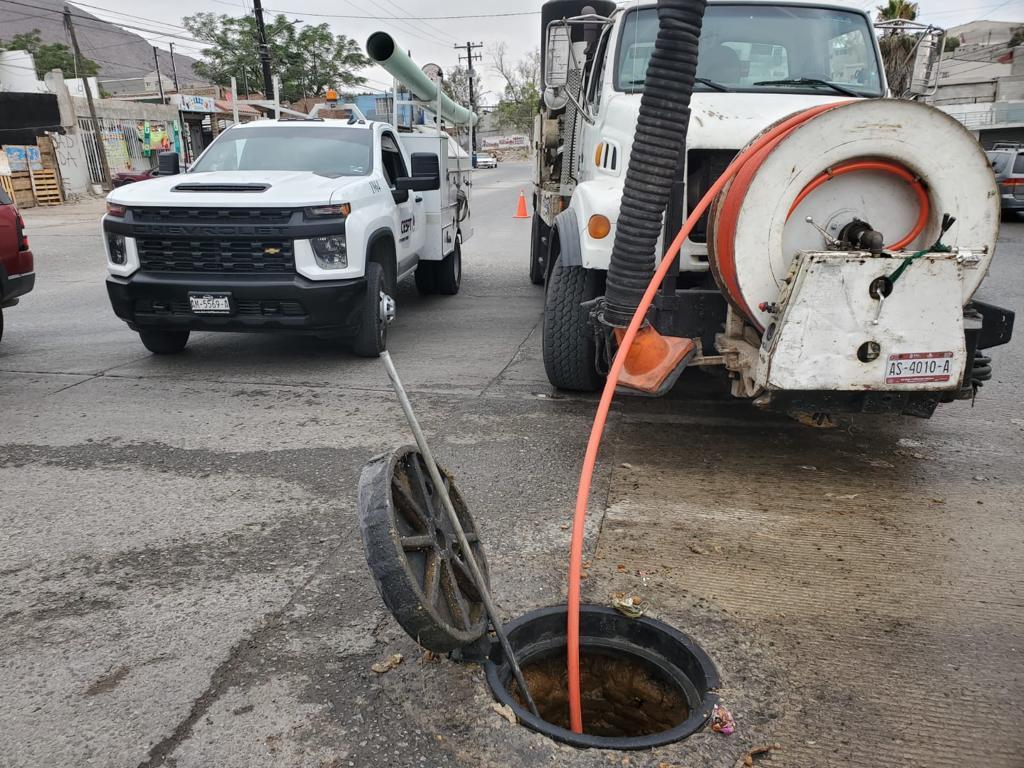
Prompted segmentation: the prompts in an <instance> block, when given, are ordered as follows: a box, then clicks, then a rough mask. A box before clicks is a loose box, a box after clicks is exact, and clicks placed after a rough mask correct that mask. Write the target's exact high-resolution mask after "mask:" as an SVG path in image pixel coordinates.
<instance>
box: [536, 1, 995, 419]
mask: <svg viewBox="0 0 1024 768" xmlns="http://www.w3.org/2000/svg"><path fill="white" fill-rule="evenodd" d="M675 5H679V7H678V8H676V7H674V6H673V3H672V2H671V1H670V2H664V1H663V2H661V3H654V2H644V1H643V0H641V2H628V3H621V4H618V5H617V4H616V3H614V2H608V1H607V0H590V1H589V2H587V1H585V0H549V2H546V3H545V4H544V6H543V9H542V12H541V15H542V25H541V28H542V46H541V58H542V61H541V71H542V94H543V97H542V101H541V108H540V114H539V115H538V116H537V121H536V128H535V147H536V168H535V179H534V181H535V187H534V210H535V213H534V219H533V235H532V243H531V249H530V265H529V276H530V279H531V280H532V281H533V282H534V283H537V284H544V285H545V286H546V289H545V290H546V297H545V309H544V320H543V347H544V364H545V368H546V371H547V375H548V378H549V380H550V381H551V383H552V384H553V385H555V386H556V387H559V388H563V389H569V390H584V391H587V390H594V389H597V388H598V387H600V386H601V384H602V381H603V378H604V374H605V373H606V371H607V369H608V366H609V362H610V360H611V358H612V356H613V355H614V352H615V349H616V343H617V341H618V340H619V339H620V338H621V336H622V330H623V328H624V327H625V326H626V324H627V322H628V320H629V318H630V316H631V314H632V311H633V310H634V309H635V308H636V307H637V306H638V305H639V303H640V302H639V295H640V294H641V293H642V292H643V290H644V288H645V287H646V285H647V283H648V282H649V281H650V278H651V277H652V275H653V271H654V266H655V263H656V262H658V261H660V259H661V256H662V254H664V253H665V252H666V251H667V250H668V248H669V245H670V243H671V242H672V241H673V239H674V238H675V237H676V235H677V233H679V231H680V228H681V226H682V225H683V222H684V220H685V219H686V217H687V215H688V214H689V213H690V212H691V211H693V210H694V208H695V207H696V206H697V205H698V203H699V201H701V199H702V198H703V197H704V196H705V193H706V192H707V191H708V190H709V189H711V188H712V185H714V184H715V183H716V182H717V181H718V180H719V178H720V177H721V176H722V174H723V172H725V171H726V169H727V168H728V167H729V166H730V164H731V163H733V161H734V160H735V159H736V158H737V157H738V156H739V157H740V158H741V159H740V161H738V165H737V166H735V167H733V168H732V169H731V170H730V175H729V177H728V178H729V179H730V180H729V181H728V182H726V183H725V184H724V187H723V188H722V189H721V191H719V192H718V193H717V196H716V197H715V198H714V200H713V202H712V203H711V204H710V206H709V208H708V210H707V213H705V214H704V215H703V216H701V217H700V218H699V219H698V220H696V223H695V225H694V226H693V227H692V229H691V231H690V232H689V235H688V237H687V238H686V239H685V241H684V242H683V244H682V248H681V251H680V253H679V255H678V256H677V257H676V258H675V259H674V260H673V263H672V264H671V265H670V267H669V268H668V271H667V276H666V278H665V280H664V282H663V283H662V284H661V286H660V288H659V290H658V292H657V294H656V295H655V298H654V302H653V305H652V306H651V308H650V311H649V312H648V313H647V315H646V323H647V327H649V328H650V329H651V330H652V331H654V332H656V333H657V334H659V335H660V336H661V337H663V338H664V339H667V340H669V341H670V342H672V343H675V342H678V344H676V348H677V349H678V350H679V353H678V354H677V355H676V356H675V357H674V358H673V359H672V360H671V361H669V362H667V363H664V365H663V366H662V370H659V371H655V372H654V373H651V375H649V376H647V377H646V378H645V377H644V376H642V375H641V376H639V377H638V376H634V377H633V379H632V383H631V382H630V378H629V376H627V377H626V380H625V385H626V387H627V388H631V389H632V390H633V391H639V392H642V393H643V394H648V395H657V394H662V393H663V392H665V391H667V389H668V388H669V387H670V386H671V385H672V383H673V382H674V381H675V380H676V377H678V375H679V373H680V371H682V370H683V369H684V368H685V367H687V366H702V367H703V368H704V370H706V371H710V372H715V371H717V372H720V373H721V374H722V375H723V379H727V380H728V381H729V382H730V386H731V392H732V394H733V395H735V396H737V397H743V398H749V399H752V400H753V401H754V402H755V403H756V404H757V405H758V406H761V407H764V408H770V409H777V410H780V411H784V412H789V413H794V414H808V413H809V414H831V413H840V412H860V411H865V412H886V413H905V414H912V415H917V416H930V415H931V414H932V412H933V411H934V410H935V408H936V406H937V404H938V403H940V402H948V401H951V400H955V399H969V398H971V397H973V396H974V394H975V392H976V390H977V387H978V386H980V385H981V384H982V383H983V382H984V381H985V380H986V379H988V378H989V377H990V376H991V361H990V359H989V358H988V357H987V356H986V355H985V354H984V352H983V351H982V350H984V349H986V348H988V347H992V346H996V345H999V344H1004V343H1006V342H1007V341H1008V340H1009V338H1010V333H1011V330H1012V322H1013V313H1012V312H1009V311H1007V310H1004V309H1000V308H998V307H996V306H993V305H991V304H988V303H985V302H982V301H979V300H977V299H976V298H975V297H974V293H975V290H976V289H977V288H978V286H979V284H980V283H981V281H982V279H983V277H984V275H985V273H986V271H987V268H988V265H989V263H990V261H991V259H992V256H993V252H994V249H995V245H996V238H997V234H998V226H999V198H998V194H997V191H996V188H995V184H994V182H993V178H992V172H991V169H990V167H989V163H988V162H987V160H986V158H985V155H984V153H983V152H982V150H981V148H980V147H979V146H978V144H977V142H976V141H975V140H974V139H973V138H972V137H971V135H970V134H969V133H968V132H967V131H965V130H964V129H963V128H962V126H960V124H959V123H957V122H956V121H954V120H953V119H952V118H950V117H949V116H947V115H945V114H944V113H941V112H939V111H938V110H935V109H933V108H931V107H929V106H927V105H925V104H923V103H921V102H920V101H917V100H915V98H916V97H918V96H921V95H924V94H926V93H927V92H928V91H929V89H931V88H933V87H934V81H935V78H936V76H937V75H936V62H937V59H938V56H940V55H941V50H942V40H943V38H942V33H941V31H940V30H935V29H933V28H917V29H902V30H890V31H888V32H884V33H883V34H897V33H901V34H910V35H911V37H912V39H913V40H915V41H916V43H917V44H916V47H915V48H914V50H913V51H912V53H911V57H912V62H913V67H914V69H913V78H912V80H911V83H910V87H909V89H908V90H907V92H905V93H900V94H891V93H890V92H889V90H888V88H887V84H886V78H885V73H884V70H883V67H882V58H881V55H880V47H879V43H878V39H877V33H876V30H875V29H874V28H873V26H872V23H871V19H870V18H869V16H868V15H867V14H866V13H865V12H864V11H863V10H861V9H860V8H857V7H853V6H849V7H847V6H842V5H838V4H833V3H828V4H817V3H813V2H777V1H776V2H765V1H762V0H742V1H735V0H728V1H719V0H711V1H710V2H709V3H708V5H707V7H706V11H704V13H703V19H702V22H703V23H702V27H701V24H700V18H699V17H697V20H696V22H695V23H691V22H688V21H682V22H680V21H678V19H684V20H685V19H686V16H685V14H686V13H687V11H686V8H684V7H683V6H684V5H685V4H683V5H680V4H679V3H675ZM691 5H692V4H691ZM670 6H671V7H670ZM659 12H661V13H663V14H666V15H672V14H674V18H676V21H675V22H674V23H675V24H676V27H675V29H677V30H678V29H691V30H692V29H693V28H696V29H697V30H699V37H697V36H694V35H691V37H690V38H687V37H686V35H685V34H683V33H682V32H678V31H676V32H671V31H670V35H675V37H674V38H671V40H670V38H668V37H667V38H666V40H670V42H669V43H666V46H669V47H666V49H665V56H664V57H663V59H662V60H661V62H662V63H660V64H659V70H658V71H657V72H655V76H654V78H653V79H652V78H651V77H649V76H648V69H649V67H651V68H653V65H652V64H651V62H652V57H653V59H657V56H658V54H657V53H656V52H655V51H656V41H657V40H659V39H660V38H659V37H658V36H659V31H660V30H661V29H662V27H663V25H662V24H661V23H660V20H659ZM687 24H689V27H687ZM910 26H913V25H910ZM672 40H674V41H675V42H671V41H672ZM671 46H674V47H671ZM687 46H690V47H692V50H689V49H687V50H683V49H684V48H686V47H687ZM688 57H692V58H691V61H692V59H696V62H697V64H696V71H695V73H694V72H692V70H691V72H690V75H689V77H687V76H686V75H685V73H683V74H680V71H674V70H672V67H676V66H680V65H679V64H678V62H679V61H684V60H685V59H687V58H688ZM909 61H910V60H908V63H909ZM691 66H692V65H691ZM652 83H653V84H654V85H653V86H652ZM691 83H692V85H691ZM652 88H653V89H654V90H652ZM645 89H646V90H647V94H648V95H649V96H650V105H651V106H650V110H651V111H650V112H649V113H648V115H649V117H648V118H646V126H647V127H646V128H645V129H644V130H647V134H645V135H646V136H647V138H646V139H645V140H644V141H643V143H641V142H640V139H639V137H640V131H641V128H642V127H643V126H644V125H645V122H644V120H645V118H643V113H642V110H641V104H642V100H643V99H644V98H645ZM684 90H685V91H686V94H685V96H686V100H682V99H681V95H682V92H683V91H684ZM894 97H902V98H894ZM674 100H675V101H677V102H680V104H678V105H676V106H682V107H683V111H682V112H681V113H680V114H683V115H685V116H686V117H688V120H687V119H686V117H684V118H683V119H680V120H678V121H676V122H675V123H672V122H669V121H668V120H666V119H665V117H664V115H665V114H668V113H669V112H668V110H670V109H671V108H672V107H673V101H674ZM686 101H688V106H687V104H686ZM687 109H688V110H689V111H686V110H687ZM658 110H660V111H658ZM638 118H639V126H638ZM634 134H636V137H635V136H634ZM745 148H749V150H750V151H749V152H746V153H743V152H742V151H743V150H744V149H745ZM741 153H742V154H741ZM740 166H742V167H740ZM737 167H740V170H738V171H737V170H736V168H737ZM666 169H667V171H666ZM666 172H669V173H671V179H670V185H671V186H670V189H669V192H668V195H667V208H666V209H665V212H664V215H663V217H662V218H661V219H660V235H659V234H658V232H657V231H656V232H655V236H657V237H658V242H657V244H656V247H655V248H652V250H653V251H654V252H653V253H651V257H650V261H648V262H645V261H644V259H643V258H642V256H643V254H642V253H641V252H642V251H643V248H642V247H638V246H637V244H638V243H640V242H641V240H642V238H641V237H640V234H639V233H640V231H641V229H642V228H643V227H642V226H641V225H642V224H643V223H644V221H645V218H644V217H645V216H647V217H648V218H649V217H650V211H651V210H658V209H657V208H656V203H655V200H656V194H655V191H654V187H655V185H654V182H655V181H656V180H657V177H658V175H659V174H661V175H662V176H663V175H664V173H666ZM733 172H735V175H733ZM645 206H646V207H645ZM654 226H655V227H658V226H659V224H658V223H657V222H656V223H655V225H654ZM652 240H653V238H652ZM638 253H640V256H639V257H638V256H637V254H638ZM623 296H632V297H634V298H633V299H632V301H626V302H623V300H622V297H623ZM673 340H675V341H673ZM670 346H671V345H670ZM662 362H664V361H662ZM629 370H630V362H629V360H627V362H626V373H627V374H628V373H629Z"/></svg>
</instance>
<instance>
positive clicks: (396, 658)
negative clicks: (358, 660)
mask: <svg viewBox="0 0 1024 768" xmlns="http://www.w3.org/2000/svg"><path fill="white" fill-rule="evenodd" d="M402 658H403V657H402V654H400V653H393V654H391V655H390V656H388V657H387V658H386V659H384V661H378V662H377V663H376V664H374V665H373V666H372V667H370V669H372V670H373V671H374V672H376V673H377V674H378V675H383V674H384V673H385V672H390V671H391V670H392V669H394V668H395V667H397V666H398V665H399V664H401V663H402Z"/></svg>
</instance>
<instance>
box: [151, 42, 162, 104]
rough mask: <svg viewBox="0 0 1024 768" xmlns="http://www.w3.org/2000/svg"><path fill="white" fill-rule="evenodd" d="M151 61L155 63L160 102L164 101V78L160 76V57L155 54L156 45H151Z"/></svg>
mask: <svg viewBox="0 0 1024 768" xmlns="http://www.w3.org/2000/svg"><path fill="white" fill-rule="evenodd" d="M153 63H154V64H156V87H157V90H158V91H160V103H161V104H163V103H164V79H163V78H162V77H161V76H160V59H158V58H157V55H156V46H155V45H154V46H153Z"/></svg>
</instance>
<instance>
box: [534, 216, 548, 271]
mask: <svg viewBox="0 0 1024 768" xmlns="http://www.w3.org/2000/svg"><path fill="white" fill-rule="evenodd" d="M545 231H547V235H545ZM550 232H551V230H550V228H549V227H548V226H547V224H545V223H544V220H543V219H542V218H541V217H540V216H538V215H537V214H536V213H535V214H533V235H532V237H531V240H530V282H531V283H533V284H534V285H544V267H545V266H546V265H547V256H548V239H549V238H550Z"/></svg>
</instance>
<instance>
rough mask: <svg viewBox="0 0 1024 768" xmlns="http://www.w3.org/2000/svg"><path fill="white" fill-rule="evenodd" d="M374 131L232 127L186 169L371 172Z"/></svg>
mask: <svg viewBox="0 0 1024 768" xmlns="http://www.w3.org/2000/svg"><path fill="white" fill-rule="evenodd" d="M372 135H373V134H372V132H371V131H367V130H365V129H360V128H328V127H323V126H320V125H318V126H315V127H314V126H291V125H277V126H274V127H272V128H267V127H260V128H255V127H252V128H246V127H244V126H243V127H239V128H232V129H231V130H229V131H227V132H226V133H224V134H223V135H221V136H219V137H218V138H217V140H216V141H215V142H213V144H211V145H210V148H209V149H207V150H206V152H204V153H203V156H202V157H200V158H199V160H197V161H196V163H195V165H193V166H192V168H191V169H190V173H206V172H209V171H307V172H309V173H316V174H318V175H320V176H328V177H331V178H334V177H336V176H365V175H366V174H368V173H369V172H370V167H371V162H370V143H371V139H372Z"/></svg>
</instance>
